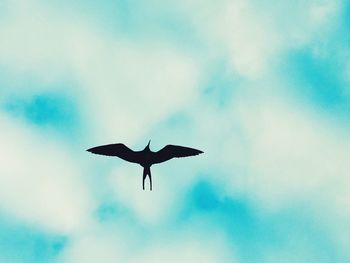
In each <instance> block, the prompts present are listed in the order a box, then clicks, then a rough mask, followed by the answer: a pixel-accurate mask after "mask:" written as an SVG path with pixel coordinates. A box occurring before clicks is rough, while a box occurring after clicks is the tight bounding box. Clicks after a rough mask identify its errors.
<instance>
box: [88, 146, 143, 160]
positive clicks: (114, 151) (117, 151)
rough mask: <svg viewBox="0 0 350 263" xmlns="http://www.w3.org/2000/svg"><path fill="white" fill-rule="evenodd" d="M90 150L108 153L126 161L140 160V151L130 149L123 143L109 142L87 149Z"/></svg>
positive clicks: (103, 153) (102, 153) (96, 152)
mask: <svg viewBox="0 0 350 263" xmlns="http://www.w3.org/2000/svg"><path fill="white" fill-rule="evenodd" d="M87 151H88V152H91V153H95V154H101V155H107V156H117V157H119V158H121V159H123V160H125V161H128V162H132V163H138V162H139V152H135V151H133V150H131V149H129V148H128V147H127V146H125V145H124V144H122V143H115V144H107V145H102V146H97V147H94V148H90V149H88V150H87Z"/></svg>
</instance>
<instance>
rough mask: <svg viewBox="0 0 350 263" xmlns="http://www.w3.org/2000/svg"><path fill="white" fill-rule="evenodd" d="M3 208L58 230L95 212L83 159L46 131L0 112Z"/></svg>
mask: <svg viewBox="0 0 350 263" xmlns="http://www.w3.org/2000/svg"><path fill="white" fill-rule="evenodd" d="M0 120H1V123H2V129H1V131H0V144H1V150H2V154H1V158H0V160H1V167H0V209H1V210H3V211H4V212H6V213H8V214H10V215H13V216H15V217H18V218H20V219H22V220H27V221H28V222H30V223H32V224H38V225H40V226H43V227H45V228H46V229H49V230H53V231H62V232H65V233H66V232H70V231H73V230H76V229H77V228H79V227H81V226H83V225H85V224H86V223H87V221H88V218H89V213H90V212H91V209H92V207H91V205H92V204H93V202H91V199H90V196H89V192H88V188H87V185H86V184H85V183H84V181H83V178H82V171H81V170H80V169H79V168H78V166H79V162H74V161H73V160H72V159H73V156H72V155H71V154H68V153H67V149H65V147H64V146H62V145H59V144H58V143H57V142H53V141H51V140H50V139H48V138H47V137H46V135H45V134H36V133H35V132H33V131H31V130H30V129H29V128H28V127H26V126H24V125H22V124H19V123H17V122H15V121H13V120H10V119H9V118H7V117H4V116H3V115H0Z"/></svg>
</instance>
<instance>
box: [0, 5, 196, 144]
mask: <svg viewBox="0 0 350 263" xmlns="http://www.w3.org/2000/svg"><path fill="white" fill-rule="evenodd" d="M0 37H1V39H3V41H1V43H0V59H1V65H2V66H4V67H5V68H7V69H8V70H10V71H11V70H12V71H14V72H17V73H20V74H31V75H33V76H34V77H35V78H36V79H37V81H38V82H39V83H52V82H57V81H61V80H62V79H63V80H65V79H68V80H74V81H76V83H77V86H78V87H77V88H76V90H75V92H76V93H77V94H79V97H80V102H81V103H82V105H81V107H82V109H83V110H84V112H85V116H86V118H87V119H88V122H90V123H91V124H92V125H91V127H98V128H97V129H96V130H95V131H94V132H95V134H96V136H97V137H101V136H103V137H104V138H106V140H108V139H112V138H113V139H114V138H120V139H125V138H129V139H135V137H136V136H140V134H141V135H142V134H143V133H142V132H141V133H140V131H143V132H145V131H147V128H149V127H151V125H152V123H155V122H157V121H158V120H159V119H160V118H162V117H164V116H166V115H167V114H168V113H170V112H172V111H176V110H177V109H180V108H181V107H182V106H184V105H186V104H188V103H190V102H191V98H192V97H193V96H195V94H196V93H195V91H196V87H197V78H198V76H197V74H198V73H197V71H198V69H197V65H196V63H195V61H194V60H193V59H192V58H191V57H190V56H188V54H185V53H184V52H181V50H178V49H176V48H174V47H172V46H170V45H165V44H158V43H157V44H156V43H152V44H147V43H145V42H142V43H140V42H139V43H136V41H128V40H125V39H123V38H122V37H121V36H118V35H116V36H114V37H110V36H109V35H108V34H107V33H106V32H105V31H104V30H103V29H101V28H98V27H96V26H94V25H93V24H91V23H89V21H88V20H87V19H85V20H84V19H82V18H81V17H79V16H77V17H73V16H68V15H67V16H65V15H58V14H57V13H55V12H54V11H53V10H51V9H50V8H49V7H48V6H43V5H39V4H37V3H35V4H33V3H32V4H29V5H27V6H26V8H25V9H24V10H22V9H19V10H18V12H15V13H13V14H12V15H11V16H9V17H8V18H7V19H5V20H4V21H3V23H2V24H0ZM40 86H41V88H44V89H45V88H46V87H45V85H40ZM25 88H26V87H25ZM27 88H29V89H31V90H34V91H36V90H37V89H38V88H37V87H27ZM60 88H61V89H64V88H65V87H60ZM130 101H133V103H130ZM145 110H147V114H145V112H146V111H145ZM111 120H113V121H111Z"/></svg>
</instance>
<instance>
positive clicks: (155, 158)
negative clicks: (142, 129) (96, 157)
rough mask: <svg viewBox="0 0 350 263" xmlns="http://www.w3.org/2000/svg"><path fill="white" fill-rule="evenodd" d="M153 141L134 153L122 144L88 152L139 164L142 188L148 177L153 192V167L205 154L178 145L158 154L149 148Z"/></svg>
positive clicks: (97, 148) (168, 147)
mask: <svg viewBox="0 0 350 263" xmlns="http://www.w3.org/2000/svg"><path fill="white" fill-rule="evenodd" d="M150 143H151V141H149V142H148V144H147V146H146V147H145V149H143V150H142V151H133V150H131V149H129V148H128V147H127V146H125V145H124V144H122V143H115V144H107V145H102V146H97V147H93V148H90V149H88V150H87V151H88V152H91V153H95V154H101V155H106V156H116V157H119V158H121V159H123V160H125V161H128V162H131V163H137V164H139V165H141V166H142V167H143V179H142V188H143V190H145V179H146V177H147V176H148V177H149V181H150V190H151V191H152V176H151V166H152V165H153V164H158V163H162V162H165V161H168V160H170V159H172V158H180V157H188V156H193V155H198V154H201V153H203V152H202V151H200V150H196V149H193V148H189V147H184V146H178V145H167V146H165V147H164V148H163V149H161V150H159V151H158V152H153V151H151V149H150V148H149V145H150Z"/></svg>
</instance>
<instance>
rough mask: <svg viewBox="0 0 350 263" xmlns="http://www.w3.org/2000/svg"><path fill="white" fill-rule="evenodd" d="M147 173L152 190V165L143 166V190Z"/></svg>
mask: <svg viewBox="0 0 350 263" xmlns="http://www.w3.org/2000/svg"><path fill="white" fill-rule="evenodd" d="M147 175H148V177H149V182H150V190H151V191H152V176H151V169H150V167H144V168H143V178H142V188H143V190H145V179H146V177H147Z"/></svg>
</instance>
